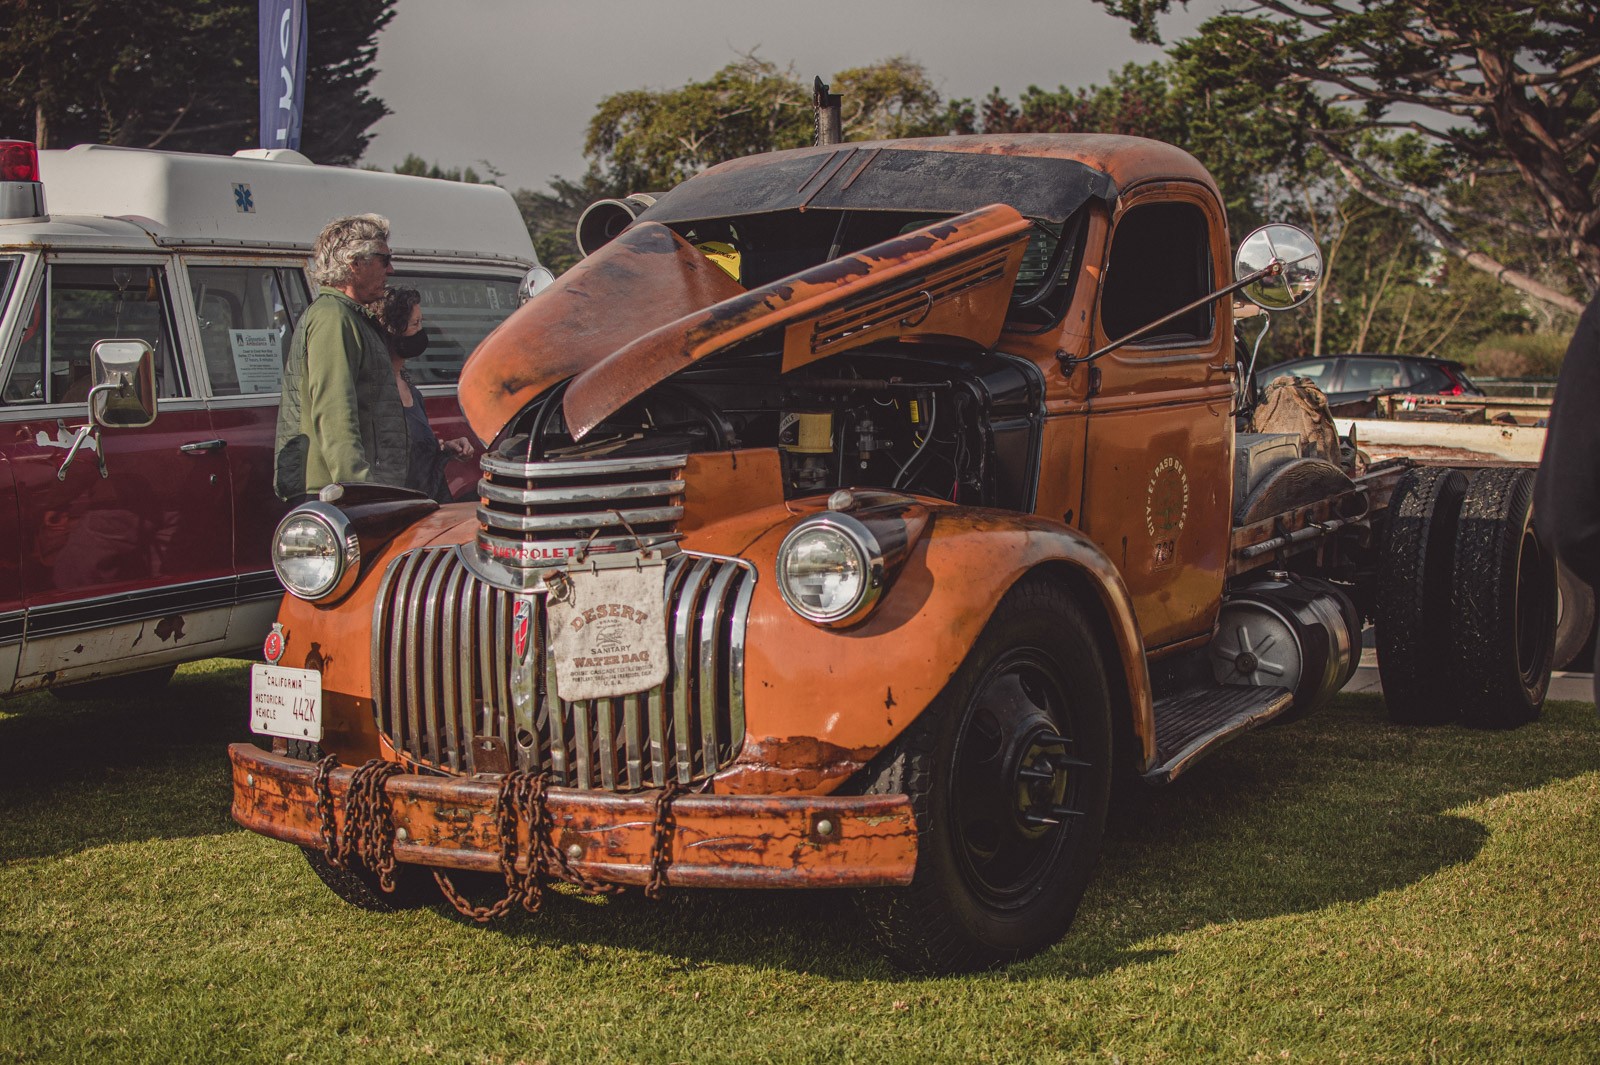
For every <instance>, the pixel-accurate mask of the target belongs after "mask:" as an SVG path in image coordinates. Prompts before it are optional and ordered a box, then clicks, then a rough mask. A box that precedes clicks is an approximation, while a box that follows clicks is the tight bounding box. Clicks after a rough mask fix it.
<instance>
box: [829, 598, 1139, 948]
mask: <svg viewBox="0 0 1600 1065" xmlns="http://www.w3.org/2000/svg"><path fill="white" fill-rule="evenodd" d="M1109 692H1110V686H1109V683H1108V681H1107V678H1106V668H1105V663H1104V662H1103V661H1102V658H1101V655H1100V651H1099V645H1098V643H1097V641H1096V639H1095V635H1094V633H1093V631H1092V630H1091V627H1090V625H1089V623H1088V621H1087V619H1086V618H1085V617H1084V615H1083V613H1082V612H1081V611H1080V610H1079V609H1078V608H1077V606H1076V605H1075V604H1074V603H1073V602H1072V601H1071V599H1070V598H1069V597H1068V596H1067V594H1066V593H1065V592H1064V591H1063V590H1062V589H1061V588H1059V587H1056V586H1054V585H1052V584H1048V583H1046V582H1044V581H1040V580H1033V579H1025V580H1024V581H1023V582H1022V583H1020V584H1018V585H1017V586H1015V587H1014V588H1012V590H1011V591H1010V592H1009V593H1007V595H1006V597H1005V598H1004V599H1003V600H1002V601H1001V603H1000V606H999V607H998V608H997V609H996V611H995V614H994V617H993V618H991V619H990V621H989V624H988V625H987V626H986V627H985V628H984V630H983V634H982V635H981V636H980V637H979V639H978V642H977V644H976V645H975V646H974V647H973V649H972V651H971V653H970V654H969V655H968V656H967V659H966V661H965V662H964V663H962V666H961V668H960V669H959V670H958V671H957V672H956V674H955V676H954V677H952V678H951V680H950V683H949V684H948V685H947V686H946V688H945V690H944V691H943V692H942V693H940V695H939V697H938V698H937V699H936V700H935V701H934V702H933V704H932V705H930V706H929V707H928V708H927V710H925V711H924V712H923V713H922V715H921V717H919V718H918V719H917V720H916V721H915V722H913V723H912V724H911V726H910V727H909V728H907V730H906V731H905V732H904V733H903V734H902V735H901V736H900V737H899V738H898V739H897V740H896V741H895V743H894V744H892V745H891V746H890V747H889V748H888V749H887V750H886V751H885V752H884V754H883V755H881V756H880V758H879V760H878V761H877V762H876V763H875V765H874V767H873V769H872V770H871V776H870V778H869V780H868V782H867V788H866V790H867V791H869V792H871V793H878V794H905V795H908V796H910V798H911V801H912V805H913V807H914V809H915V811H916V818H917V833H918V855H917V869H916V873H915V876H914V879H913V880H912V883H911V885H910V886H909V887H905V888H895V889H887V890H885V889H878V890H873V891H866V892H862V893H860V894H859V895H858V898H859V899H860V903H861V907H862V910H863V912H864V914H865V916H866V918H867V920H868V921H869V922H870V923H871V924H872V925H873V926H874V928H875V930H876V931H877V934H878V938H879V940H880V942H881V944H882V946H883V947H884V949H885V952H886V953H887V954H888V955H889V957H890V958H891V960H893V961H894V962H895V963H896V964H897V965H899V966H900V967H902V968H904V969H906V970H908V971H910V972H917V973H950V972H969V971H973V970H978V969H987V968H991V967H993V966H996V965H1002V964H1006V963H1008V962H1012V961H1016V960H1018V959H1021V958H1025V957H1027V956H1029V955H1031V954H1035V953H1037V952H1038V951H1040V950H1043V949H1044V948H1045V947H1048V946H1050V945H1051V944H1052V943H1054V942H1056V940H1058V939H1060V938H1061V936H1062V935H1063V934H1065V932H1066V930H1067V927H1068V926H1069V925H1070V924H1071V923H1072V919H1073V916H1074V915H1075V914H1076V913H1077V909H1078V903H1079V901H1080V900H1081V899H1082V898H1083V892H1084V889H1085V888H1086V887H1087V886H1088V883H1089V876H1090V873H1091V871H1092V870H1093V866H1094V864H1095V862H1096V860H1097V859H1098V857H1099V854H1100V843H1101V838H1102V835H1103V833H1104V829H1105V821H1106V809H1107V805H1108V803H1109V796H1110V786H1111V709H1110V705H1111V700H1110V694H1109Z"/></svg>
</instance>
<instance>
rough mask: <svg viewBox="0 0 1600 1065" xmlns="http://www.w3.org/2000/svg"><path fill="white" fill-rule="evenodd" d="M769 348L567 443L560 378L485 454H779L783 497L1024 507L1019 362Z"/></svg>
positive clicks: (997, 357) (1028, 423)
mask: <svg viewBox="0 0 1600 1065" xmlns="http://www.w3.org/2000/svg"><path fill="white" fill-rule="evenodd" d="M780 363H781V357H780V354H779V353H778V352H776V351H764V350H759V349H756V350H747V351H739V352H729V353H727V354H726V355H725V356H722V357H719V358H716V359H711V360H707V362H706V363H704V364H701V365H697V366H695V367H693V368H692V369H689V370H686V371H684V372H682V373H679V374H677V375H675V376H674V377H673V378H671V379H670V380H668V381H665V382H663V383H662V384H660V385H657V386H656V387H654V388H652V389H650V390H649V391H648V392H646V393H645V394H644V395H642V396H641V397H639V398H638V399H636V400H634V401H632V402H630V403H628V404H625V405H624V406H623V407H621V408H620V409H618V410H617V411H616V412H615V413H614V414H613V415H611V416H610V417H608V418H607V419H606V420H605V422H604V423H602V424H601V425H600V426H598V427H597V428H595V429H594V430H592V431H590V432H589V433H587V434H585V435H584V436H583V438H582V439H581V440H578V441H574V440H573V439H572V437H571V436H570V435H569V433H568V432H567V430H566V427H565V425H564V422H563V419H562V415H561V409H560V408H561V399H562V395H563V393H564V390H565V385H564V384H562V385H557V386H556V387H554V388H552V389H550V390H549V391H547V392H546V393H545V394H544V395H542V396H540V397H539V398H538V399H536V400H535V401H534V402H533V403H531V404H529V405H528V406H527V407H526V408H525V409H524V410H523V412H522V413H521V414H520V415H519V416H518V417H517V418H515V419H513V420H512V422H511V424H510V425H509V426H508V427H507V429H506V431H505V433H504V434H502V437H501V442H500V443H499V444H498V447H497V448H496V450H497V452H498V453H499V454H500V455H502V456H503V457H505V458H508V459H514V460H518V461H538V460H542V461H574V460H582V459H591V458H592V459H598V458H622V457H629V456H637V455H660V454H671V453H693V452H701V451H734V452H737V451H740V450H745V449H755V448H775V449H777V451H778V453H779V456H780V460H781V466H782V470H783V477H784V494H785V498H796V497H799V496H806V495H813V494H818V493H825V492H829V491H832V490H833V489H836V488H847V487H848V488H881V489H892V490H897V491H902V492H908V493H912V494H917V495H925V496H930V497H933V498H937V499H944V500H948V501H950V502H952V503H962V504H966V505H970V506H988V507H1001V508H1005V509H1014V510H1027V509H1029V508H1031V506H1032V502H1033V488H1034V472H1033V471H1034V470H1035V469H1036V468H1037V463H1036V461H1035V453H1036V451H1037V448H1038V438H1039V428H1040V425H1041V423H1042V419H1043V382H1042V381H1041V380H1040V379H1039V374H1038V371H1037V369H1036V368H1035V367H1034V366H1033V365H1032V364H1031V363H1029V362H1027V361H1025V360H1023V359H1020V358H1016V357H1013V356H1008V355H1004V354H1000V353H993V352H981V351H975V350H971V349H960V348H949V347H945V346H940V345H930V344H915V345H910V344H902V345H887V346H886V347H885V349H884V350H876V351H875V350H870V349H869V350H864V351H860V352H852V353H850V354H848V355H843V356H840V357H836V358H833V359H828V360H825V361H823V362H819V363H815V364H812V365H809V366H806V367H803V368H801V369H799V370H796V371H794V372H791V373H787V374H785V373H782V372H781V365H780Z"/></svg>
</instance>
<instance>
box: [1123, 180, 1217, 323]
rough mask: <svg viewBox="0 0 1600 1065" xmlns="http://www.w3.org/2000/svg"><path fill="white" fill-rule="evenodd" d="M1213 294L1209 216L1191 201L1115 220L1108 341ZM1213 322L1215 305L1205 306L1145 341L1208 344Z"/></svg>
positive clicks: (1149, 208) (1144, 209) (1145, 208)
mask: <svg viewBox="0 0 1600 1065" xmlns="http://www.w3.org/2000/svg"><path fill="white" fill-rule="evenodd" d="M1211 290H1212V280H1211V242H1210V239H1209V235H1208V233H1207V230H1206V216H1205V212H1204V211H1202V210H1201V209H1200V208H1199V207H1198V206H1196V205H1195V204H1192V203H1152V204H1146V205H1144V206H1141V207H1134V208H1132V209H1131V210H1129V211H1128V212H1127V213H1126V214H1124V215H1123V216H1122V218H1121V219H1120V220H1119V221H1118V222H1117V229H1116V232H1115V234H1113V236H1112V238H1111V258H1110V261H1109V262H1108V263H1107V264H1106V279H1105V284H1104V287H1103V288H1102V290H1101V293H1100V326H1101V328H1102V329H1103V330H1104V332H1105V335H1106V339H1108V340H1119V339H1121V338H1122V337H1125V336H1127V335H1128V334H1129V333H1132V332H1133V331H1134V330H1136V329H1138V328H1140V327H1141V326H1144V325H1147V324H1149V323H1150V322H1153V321H1155V320H1157V319H1158V318H1160V317H1161V316H1162V315H1165V314H1170V313H1171V312H1173V311H1175V310H1177V309H1178V308H1179V307H1182V306H1185V305H1186V304H1189V303H1193V302H1194V301H1195V300H1198V299H1200V298H1201V297H1203V296H1205V295H1206V294H1207V293H1208V292H1210V291H1211ZM1213 321H1214V317H1213V304H1209V303H1207V304H1202V305H1201V306H1200V307H1197V308H1196V309H1194V310H1192V311H1190V312H1189V313H1188V314H1185V315H1183V316H1182V317H1181V318H1178V319H1175V320H1174V321H1171V322H1168V323H1167V324H1166V325H1164V326H1161V327H1160V328H1159V329H1157V330H1156V331H1155V333H1153V334H1152V335H1150V336H1148V337H1145V338H1143V340H1142V342H1154V341H1156V340H1158V339H1159V340H1163V341H1166V342H1168V343H1170V342H1173V341H1180V342H1181V341H1189V340H1204V339H1206V338H1207V337H1210V336H1211V333H1212V328H1213Z"/></svg>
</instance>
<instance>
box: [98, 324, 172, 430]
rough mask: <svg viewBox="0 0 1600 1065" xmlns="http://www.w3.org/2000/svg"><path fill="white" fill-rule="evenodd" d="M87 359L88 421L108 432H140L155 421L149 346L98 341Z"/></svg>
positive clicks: (153, 372)
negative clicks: (91, 383) (91, 375)
mask: <svg viewBox="0 0 1600 1065" xmlns="http://www.w3.org/2000/svg"><path fill="white" fill-rule="evenodd" d="M89 359H90V362H91V363H92V365H93V369H94V387H93V388H91V389H90V390H89V420H90V421H92V422H94V423H95V424H96V425H101V426H105V427H106V428H108V429H142V428H143V427H144V426H146V425H149V424H150V423H151V422H153V421H155V420H156V357H155V352H154V351H153V350H152V349H151V347H150V345H149V344H148V343H146V342H145V341H143V340H97V341H95V344H94V347H93V348H92V349H91V350H90V353H89Z"/></svg>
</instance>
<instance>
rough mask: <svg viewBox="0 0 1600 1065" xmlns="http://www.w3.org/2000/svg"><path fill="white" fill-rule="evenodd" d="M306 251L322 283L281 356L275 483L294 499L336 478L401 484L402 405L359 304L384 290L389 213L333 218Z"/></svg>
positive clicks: (385, 355) (379, 341)
mask: <svg viewBox="0 0 1600 1065" xmlns="http://www.w3.org/2000/svg"><path fill="white" fill-rule="evenodd" d="M311 255H312V258H311V279H312V280H313V281H315V282H316V283H317V284H318V285H319V286H320V288H319V289H318V292H317V298H316V299H315V300H313V301H312V302H311V306H310V307H307V308H306V311H305V313H304V314H302V315H301V316H300V321H299V322H297V323H296V324H295V328H294V336H293V338H291V340H290V341H289V353H288V355H287V356H286V357H285V360H284V365H283V396H282V398H281V399H280V400H279V403H278V434H277V445H276V461H275V463H274V465H275V476H274V481H275V484H274V489H275V491H276V492H277V494H278V498H280V499H286V500H293V501H298V500H301V499H304V498H306V497H307V496H309V495H313V494H315V493H316V492H317V490H318V489H320V488H322V487H323V486H324V485H328V484H333V483H335V482H341V481H343V482H349V481H373V482H376V483H378V484H387V485H395V486H403V485H404V484H405V483H406V464H407V462H408V460H409V454H408V448H409V440H408V437H407V435H406V421H405V411H404V409H403V408H402V407H401V405H400V393H399V391H398V390H397V389H396V388H395V384H394V371H393V369H392V368H391V367H390V365H389V350H388V348H387V347H386V346H385V345H384V342H383V338H382V336H381V335H379V333H378V330H377V327H376V326H375V325H374V323H373V321H372V319H371V317H370V316H369V315H368V314H367V312H366V311H365V309H364V308H363V307H362V304H365V303H370V302H372V301H373V300H376V299H378V298H379V297H380V296H382V295H383V290H384V287H385V281H386V280H387V279H388V277H389V275H390V274H392V273H394V267H393V266H391V265H390V256H389V222H388V220H387V219H385V218H382V217H380V216H378V215H375V214H362V215H352V216H350V217H348V218H336V219H334V220H333V221H332V222H329V223H328V224H327V226H326V227H324V228H323V230H322V232H321V233H320V234H319V235H318V236H317V242H316V244H315V245H314V246H313V248H312V253H311Z"/></svg>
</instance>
